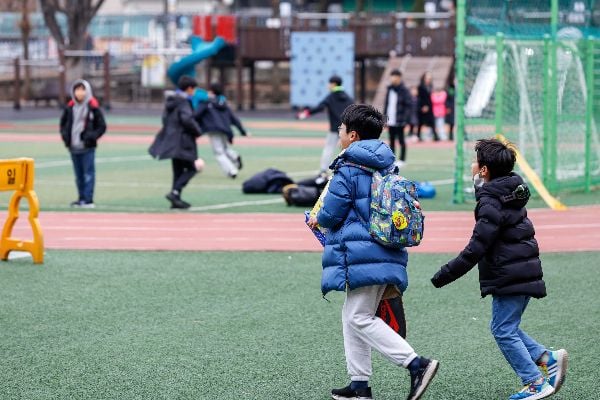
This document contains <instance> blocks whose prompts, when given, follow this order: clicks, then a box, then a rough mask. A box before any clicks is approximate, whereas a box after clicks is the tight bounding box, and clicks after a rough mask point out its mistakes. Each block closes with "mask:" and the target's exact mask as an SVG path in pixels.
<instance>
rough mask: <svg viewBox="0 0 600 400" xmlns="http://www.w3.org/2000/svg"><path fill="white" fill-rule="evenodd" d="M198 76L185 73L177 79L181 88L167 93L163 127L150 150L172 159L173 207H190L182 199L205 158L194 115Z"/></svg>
mask: <svg viewBox="0 0 600 400" xmlns="http://www.w3.org/2000/svg"><path fill="white" fill-rule="evenodd" d="M196 86H197V84H196V80H195V79H194V78H191V77H189V76H186V75H184V76H182V77H181V78H179V81H178V82H177V91H176V92H175V94H174V95H172V96H169V97H167V100H166V102H165V109H164V111H163V116H162V123H163V127H162V129H161V130H160V132H159V133H158V135H157V136H156V138H155V140H154V143H152V145H151V146H150V149H149V152H150V154H151V155H152V156H153V157H155V158H157V159H159V160H163V159H169V158H170V159H171V164H172V167H173V184H172V189H171V191H170V192H169V193H168V194H167V195H166V196H165V197H166V198H167V200H169V201H170V202H171V208H177V209H187V208H189V207H190V203H188V202H186V201H184V200H182V199H181V192H182V191H183V188H184V187H185V186H186V185H187V184H188V183H189V181H190V180H191V179H192V178H193V177H194V175H196V174H197V173H198V172H200V171H202V168H203V167H204V161H203V160H202V159H199V158H198V148H197V145H196V138H198V137H199V136H200V135H201V134H202V131H201V130H200V126H198V123H197V122H196V120H195V119H194V113H193V110H192V103H191V97H192V96H193V95H194V91H195V90H196Z"/></svg>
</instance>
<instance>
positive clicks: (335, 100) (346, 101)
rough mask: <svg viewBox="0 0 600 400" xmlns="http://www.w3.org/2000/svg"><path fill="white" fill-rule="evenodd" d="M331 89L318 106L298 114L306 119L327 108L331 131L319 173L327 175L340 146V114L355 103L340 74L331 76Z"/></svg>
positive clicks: (326, 140) (327, 138)
mask: <svg viewBox="0 0 600 400" xmlns="http://www.w3.org/2000/svg"><path fill="white" fill-rule="evenodd" d="M329 91H330V93H329V94H328V95H327V97H325V98H324V99H323V100H322V101H321V102H320V103H319V104H318V105H317V106H316V107H313V108H307V109H305V110H304V111H302V112H301V113H299V114H298V119H306V118H308V117H309V116H311V115H313V114H316V113H319V112H321V111H323V110H325V109H327V116H328V117H329V133H328V134H327V136H326V138H325V146H324V147H323V153H322V154H321V163H320V165H319V168H320V170H319V174H320V175H323V176H325V175H327V171H329V164H331V159H332V157H333V154H334V153H335V151H336V149H337V148H338V143H339V142H338V140H339V137H338V127H339V126H340V116H341V115H342V112H343V111H344V110H345V109H346V107H348V106H349V105H350V104H352V103H354V100H353V99H352V97H350V96H349V95H348V94H347V93H346V92H345V91H344V88H343V86H342V78H340V77H339V76H336V75H334V76H332V77H331V78H329Z"/></svg>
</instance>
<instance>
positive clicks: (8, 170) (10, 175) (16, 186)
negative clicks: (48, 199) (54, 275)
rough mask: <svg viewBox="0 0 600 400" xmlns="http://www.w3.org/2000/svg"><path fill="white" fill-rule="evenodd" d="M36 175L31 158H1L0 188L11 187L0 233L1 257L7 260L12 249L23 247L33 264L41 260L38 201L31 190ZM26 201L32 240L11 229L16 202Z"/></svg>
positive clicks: (22, 249) (42, 242)
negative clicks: (14, 235)
mask: <svg viewBox="0 0 600 400" xmlns="http://www.w3.org/2000/svg"><path fill="white" fill-rule="evenodd" d="M34 176H35V171H34V166H33V159H31V158H16V159H13V160H0V191H14V193H13V195H12V197H11V198H10V202H9V203H8V218H7V219H6V222H4V228H3V229H2V236H0V259H1V260H4V261H5V260H8V253H10V252H11V251H14V250H17V251H26V252H28V253H30V254H31V257H32V258H33V262H34V263H35V264H41V263H43V262H44V237H43V234H42V228H41V226H40V222H39V221H38V214H39V212H40V202H39V201H38V198H37V195H36V194H35V192H34V191H33V179H34ZM22 198H25V199H27V202H28V203H29V218H28V219H29V225H31V229H32V231H33V240H21V239H17V238H14V237H12V231H13V228H14V226H15V223H16V222H17V219H19V203H20V202H21V199H22Z"/></svg>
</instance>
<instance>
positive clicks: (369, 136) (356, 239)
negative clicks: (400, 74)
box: [308, 104, 438, 400]
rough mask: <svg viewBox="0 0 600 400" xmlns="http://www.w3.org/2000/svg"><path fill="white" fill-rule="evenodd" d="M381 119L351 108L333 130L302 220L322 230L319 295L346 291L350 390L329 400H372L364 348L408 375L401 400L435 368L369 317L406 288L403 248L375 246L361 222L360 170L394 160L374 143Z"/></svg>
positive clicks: (417, 392)
mask: <svg viewBox="0 0 600 400" xmlns="http://www.w3.org/2000/svg"><path fill="white" fill-rule="evenodd" d="M384 121H385V119H384V116H383V115H382V114H381V113H380V112H379V111H377V110H376V109H374V108H373V107H371V106H367V105H359V104H353V105H350V106H349V107H348V108H346V110H345V111H344V113H343V114H342V116H341V125H340V128H339V132H340V133H339V134H340V142H341V146H342V149H344V151H342V153H341V154H340V155H339V156H338V158H336V160H335V161H334V162H333V164H332V165H334V173H333V178H332V179H331V182H330V184H329V190H328V193H327V194H326V195H325V198H324V199H323V206H322V208H321V209H320V211H319V212H318V214H317V215H316V217H313V218H311V219H310V220H309V221H308V225H309V226H310V227H311V228H313V229H314V228H316V227H317V226H321V227H323V228H327V229H328V232H327V236H326V243H325V250H324V252H323V275H322V278H321V290H322V292H323V295H325V294H326V293H327V292H329V291H331V290H339V291H344V290H345V291H346V300H345V302H344V307H343V309H342V330H343V336H344V349H345V353H346V364H347V368H348V375H350V380H351V382H350V384H349V385H348V386H346V387H344V388H341V389H333V390H332V391H331V396H332V398H333V399H372V394H371V388H370V387H369V378H370V377H371V373H372V369H371V349H375V350H377V351H378V352H379V353H381V354H382V355H383V356H384V357H385V358H387V359H388V360H390V361H391V362H392V363H394V364H395V365H397V366H399V367H404V368H407V369H408V370H409V372H410V377H411V386H410V393H409V395H408V400H417V399H419V398H420V397H421V396H422V394H423V393H424V392H425V389H426V388H427V386H428V384H429V382H430V381H431V379H432V378H433V377H434V375H435V373H436V371H437V368H438V361H436V360H429V359H426V358H425V357H420V356H418V355H417V353H416V352H415V351H414V349H413V348H412V347H411V346H410V344H408V342H406V340H404V339H403V338H402V336H400V335H398V334H397V333H396V332H395V331H394V330H393V329H392V328H390V326H389V325H387V324H386V323H385V322H384V321H383V320H382V319H381V318H379V317H377V316H376V315H375V314H376V312H377V307H378V305H379V302H380V301H381V299H382V298H383V296H384V292H386V289H388V286H389V287H391V288H394V289H395V290H399V291H401V292H403V291H404V290H405V289H406V287H407V286H408V276H407V274H406V264H407V262H408V254H407V252H406V249H404V248H401V249H391V248H387V247H383V246H382V245H380V244H379V243H377V242H376V241H375V240H374V239H373V238H372V237H371V235H370V234H369V230H368V228H367V227H366V226H365V224H364V223H363V222H362V221H368V220H369V210H370V208H369V207H370V204H371V181H372V176H371V174H370V173H369V172H367V171H365V170H364V169H363V168H359V167H357V166H356V165H352V164H358V165H360V166H363V167H368V168H372V169H376V170H379V171H387V170H389V169H390V168H391V167H393V165H394V160H395V156H394V153H392V151H391V150H390V148H389V147H388V146H387V145H386V144H385V143H383V142H382V141H381V140H379V137H380V136H381V132H382V130H383V127H384V125H385V122H384Z"/></svg>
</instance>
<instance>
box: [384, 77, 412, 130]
mask: <svg viewBox="0 0 600 400" xmlns="http://www.w3.org/2000/svg"><path fill="white" fill-rule="evenodd" d="M392 90H393V91H394V92H396V125H395V126H404V125H406V124H408V123H410V117H411V112H412V105H413V99H412V95H411V94H410V92H409V91H408V89H407V88H406V86H404V83H402V82H400V84H399V85H396V86H394V85H389V86H388V87H387V90H386V92H385V104H384V107H383V109H384V111H385V112H387V109H388V105H389V99H390V91H392ZM388 117H389V116H388Z"/></svg>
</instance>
